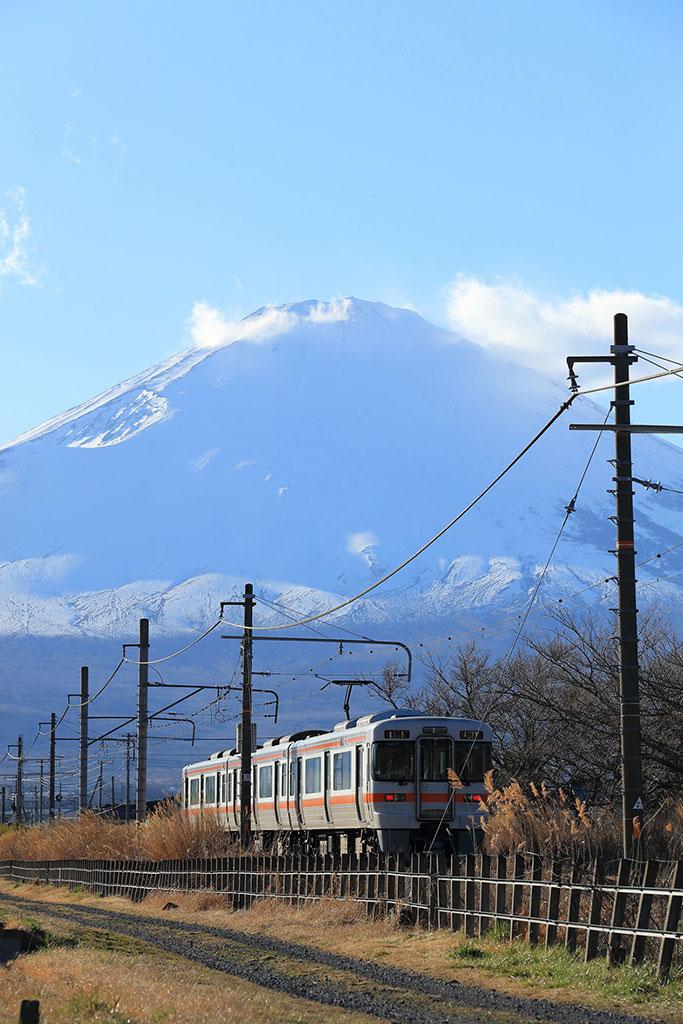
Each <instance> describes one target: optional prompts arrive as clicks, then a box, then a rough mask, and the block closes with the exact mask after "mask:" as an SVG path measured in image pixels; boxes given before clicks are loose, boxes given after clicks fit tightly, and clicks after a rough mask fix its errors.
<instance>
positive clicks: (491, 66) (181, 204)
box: [0, 0, 683, 440]
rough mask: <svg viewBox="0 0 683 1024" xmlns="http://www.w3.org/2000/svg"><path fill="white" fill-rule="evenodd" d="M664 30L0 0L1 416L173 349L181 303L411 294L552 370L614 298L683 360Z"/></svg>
mask: <svg viewBox="0 0 683 1024" xmlns="http://www.w3.org/2000/svg"><path fill="white" fill-rule="evenodd" d="M682 28H683V8H682V7H681V5H680V4H679V3H674V2H666V0H660V2H658V3H656V4H647V5H646V4H643V3H635V2H629V0H618V2H617V0H614V2H600V0H592V2H590V3H563V2H557V3H552V4H547V3H542V2H531V0H527V2H521V0H500V2H461V0H448V2H438V0H435V2H430V3H425V4H415V3H414V2H408V0H392V2H389V0H384V2H370V0H365V2H358V0H344V2H341V0H337V2H335V3H331V2H325V0H315V2H311V0H296V2H294V0H290V2H286V0H285V2H283V0H278V2H270V0H269V2H262V0H255V2H253V3H234V2H226V0H223V2H215V3H214V2H198V3H195V4H192V5H189V4H180V3H176V4H173V3H171V4H169V3H168V0H165V2H163V3H162V2H160V0H145V2H144V3H140V2H139V0H136V2H129V0H124V2H118V3H116V4H113V3H110V4H104V3H100V4H93V3H90V2H85V0H82V2H58V3H51V4H47V3H35V2H30V0H23V2H7V3H5V4H3V5H2V11H1V12H0V31H1V33H2V38H3V59H2V65H1V70H0V75H1V76H2V79H1V80H2V89H1V90H0V117H1V119H2V120H1V124H2V132H1V134H0V146H1V150H0V156H1V159H0V209H1V210H3V211H4V213H3V215H2V217H1V218H0V245H1V246H2V248H1V249H0V343H1V344H2V352H3V363H2V365H3V371H4V373H3V396H4V397H3V402H2V403H1V406H0V435H1V437H2V439H3V440H4V439H6V438H8V437H10V436H13V435H15V434H17V433H19V432H20V431H22V430H25V429H27V428H28V427H30V426H32V425H35V424H36V423H37V422H39V421H40V420H42V419H45V418H46V417H48V416H50V415H52V414H54V413H56V412H59V411H61V410H62V409H64V408H66V407H67V406H69V405H73V404H75V403H77V402H79V401H81V400H83V399H85V398H87V397H89V396H90V395H92V394H94V393H96V392H97V391H99V390H102V389H104V388H105V387H107V386H109V385H110V384H112V383H114V382H115V381H118V380H120V379H122V378H124V377H126V376H129V375H130V374H132V373H134V372H135V371H137V370H140V369H142V368H144V367H145V366H147V365H151V364H153V363H155V362H157V361H158V360H160V359H162V358H163V357H165V356H167V355H169V354H170V353H171V352H173V351H175V350H177V349H178V348H180V347H181V346H183V345H185V344H187V343H188V341H189V340H190V337H189V328H188V323H189V318H190V315H191V312H192V309H193V307H194V306H195V304H196V303H205V304H207V305H208V306H210V307H212V308H213V307H215V308H216V309H218V310H220V311H221V313H222V315H225V316H236V315H239V314H242V313H246V312H249V311H250V310H252V309H254V308H256V307H258V306H261V305H264V304H268V303H275V304H277V303H282V302H288V301H297V300H300V299H304V298H309V297H320V298H330V297H333V296H339V295H348V294H355V295H359V296H361V297H364V298H369V299H374V298H378V299H383V300H385V301H388V302H394V303H396V304H410V305H412V306H414V307H415V308H417V309H418V310H420V311H421V312H423V313H424V314H425V315H426V316H428V317H429V318H431V319H433V320H436V321H438V322H440V323H444V324H446V323H450V324H451V325H452V326H454V327H456V328H457V329H459V330H462V331H464V332H467V333H469V334H471V335H472V336H474V337H475V338H476V340H480V341H481V342H482V343H483V344H494V345H495V344H503V345H507V347H508V348H509V349H510V350H512V351H513V352H514V353H517V354H518V355H520V358H524V359H526V360H527V361H528V362H529V363H531V364H534V365H536V364H538V365H541V366H542V367H543V368H545V369H547V370H548V372H550V373H553V374H554V375H556V376H558V377H559V376H561V375H563V372H564V371H563V366H562V359H563V354H564V353H565V352H566V351H572V350H574V351H575V350H576V346H577V345H578V346H579V347H581V348H585V347H586V346H587V345H592V346H593V347H595V346H598V347H599V346H600V345H601V344H604V338H602V337H601V336H600V335H601V331H602V328H601V327H600V324H601V323H602V321H603V320H604V321H605V331H606V332H608V331H609V313H610V310H612V309H613V308H616V305H615V304H616V303H617V302H620V304H621V305H622V306H625V307H626V311H627V312H629V313H631V311H632V308H633V314H634V317H635V323H636V325H637V326H638V328H639V329H640V331H641V337H640V338H639V339H638V340H640V343H641V344H642V345H643V347H645V348H648V347H650V348H652V349H653V350H657V351H664V352H665V353H666V354H669V355H672V354H673V355H674V357H676V358H678V357H679V356H680V357H681V358H683V283H682V282H683V276H682V275H681V255H680V250H681V237H682V234H683V232H682V231H681V228H682V226H683V216H682V215H683V190H682V189H681V185H680V178H681V166H683V159H682V158H683V153H682V149H683V132H681V110H682V109H683V108H682V99H683V96H682V92H683V71H682V68H681V61H680V52H681V45H682V43H683V37H682ZM604 292H607V293H611V292H617V293H618V294H617V295H616V296H611V295H609V294H607V295H606V296H605V295H604V294H602V293H604ZM657 297H659V298H657ZM503 335H505V340H504V341H503V342H501V341H500V337H501V336H503ZM646 336H647V337H646ZM605 337H606V335H605ZM643 339H645V340H647V341H648V343H647V344H646V343H645V340H643ZM680 386H681V385H680V382H674V383H673V386H666V385H664V386H662V387H660V388H657V389H656V390H655V387H656V386H653V388H652V389H650V390H649V391H647V392H645V389H643V398H642V404H641V407H640V408H639V413H642V416H641V418H644V417H645V416H646V415H648V416H649V417H650V418H657V419H662V418H663V419H666V418H669V419H673V418H675V417H676V415H678V417H680V410H679V406H680ZM639 398H640V393H639Z"/></svg>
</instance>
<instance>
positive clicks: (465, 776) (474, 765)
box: [455, 740, 491, 783]
mask: <svg viewBox="0 0 683 1024" xmlns="http://www.w3.org/2000/svg"><path fill="white" fill-rule="evenodd" d="M455 748H456V753H455V770H456V772H457V773H458V775H459V776H460V778H461V779H462V781H463V782H466V783H469V782H483V781H484V775H485V774H486V772H488V771H490V770H491V744H490V743H486V742H484V741H481V740H480V741H478V742H476V743H465V742H464V741H461V742H460V743H456V744H455Z"/></svg>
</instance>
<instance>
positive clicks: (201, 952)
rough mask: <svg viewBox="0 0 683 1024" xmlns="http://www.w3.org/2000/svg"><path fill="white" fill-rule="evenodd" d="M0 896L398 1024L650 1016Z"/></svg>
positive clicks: (194, 927) (597, 1023)
mask: <svg viewBox="0 0 683 1024" xmlns="http://www.w3.org/2000/svg"><path fill="white" fill-rule="evenodd" d="M2 904H5V905H7V906H13V907H17V908H20V909H23V910H26V909H28V908H31V909H32V910H33V911H34V912H35V911H38V912H39V913H40V914H41V915H45V916H46V917H51V918H57V919H58V920H59V922H61V923H63V924H66V923H68V924H71V925H76V926H80V927H82V928H97V929H102V930H106V931H109V932H113V933H116V934H119V935H125V936H127V937H129V938H132V939H137V940H141V941H143V942H146V943H149V944H150V945H152V946H155V947H156V948H158V949H161V950H164V951H165V952H167V953H171V954H175V955H177V956H182V957H184V958H185V959H189V960H192V961H194V962H195V963H199V964H201V965H202V966H204V967H208V968H211V969H212V970H217V971H222V972H224V973H227V974H231V975H234V976H236V977H239V978H243V979H244V980H245V981H250V982H253V983H254V984H256V985H259V986H261V987H262V988H268V989H270V990H272V991H276V992H282V993H283V994H286V995H290V996H298V997H301V998H303V999H309V1000H312V1001H314V1002H317V1003H320V1004H322V1005H326V1006H338V1007H341V1008H343V1009H347V1010H350V1011H354V1012H356V1013H364V1014H367V1015H369V1016H372V1017H375V1018H378V1019H380V1020H388V1021H396V1022H398V1024H448V1022H463V1024H464V1022H467V1024H480V1022H481V1024H483V1022H488V1024H529V1022H532V1021H551V1022H555V1024H653V1021H652V1018H649V1019H648V1020H647V1021H646V1020H645V1019H644V1018H642V1017H635V1016H631V1015H629V1014H623V1013H618V1012H611V1011H604V1010H603V1011H599V1010H590V1009H587V1008H586V1007H582V1006H574V1005H572V1004H567V1003H552V1002H550V1001H548V1000H544V999H530V998H524V997H518V996H510V995H504V994H502V993H498V992H495V991H491V990H489V989H485V988H478V987H476V986H474V985H462V984H460V983H459V982H457V981H451V982H448V981H441V980H439V979H437V978H432V977H429V976H428V975H424V974H419V973H417V972H415V971H408V970H403V969H400V968H396V967H389V966H386V965H384V964H377V963H374V962H372V961H367V960H359V959H356V958H353V957H346V956H339V955H337V954H335V953H329V952H326V951H324V950H319V949H315V948H313V947H310V946H302V945H299V944H295V943H287V942H283V941H282V940H280V939H274V938H270V937H268V936H264V935H258V934H253V933H249V932H240V931H235V930H233V929H229V928H211V927H208V926H206V925H201V924H188V923H185V922H182V921H168V920H164V919H162V918H156V917H153V918H152V917H142V916H140V915H138V914H126V913H122V912H118V911H112V910H105V909H103V908H100V907H91V906H78V907H76V906H74V905H73V904H70V903H43V902H41V901H40V900H38V899H33V898H23V897H21V896H13V895H12V896H10V895H6V894H5V893H0V906H1V905H2Z"/></svg>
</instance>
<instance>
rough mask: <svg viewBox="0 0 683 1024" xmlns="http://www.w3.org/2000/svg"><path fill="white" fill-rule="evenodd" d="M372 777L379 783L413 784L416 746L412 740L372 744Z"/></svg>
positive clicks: (381, 741)
mask: <svg viewBox="0 0 683 1024" xmlns="http://www.w3.org/2000/svg"><path fill="white" fill-rule="evenodd" d="M372 777H373V778H374V779H376V780H377V781H378V782H412V781H413V780H414V778H415V744H414V742H413V741H412V740H400V741H394V740H380V741H379V743H373V744H372Z"/></svg>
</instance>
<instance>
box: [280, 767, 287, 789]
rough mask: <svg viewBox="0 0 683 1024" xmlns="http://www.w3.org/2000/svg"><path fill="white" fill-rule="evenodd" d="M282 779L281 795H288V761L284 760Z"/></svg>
mask: <svg viewBox="0 0 683 1024" xmlns="http://www.w3.org/2000/svg"><path fill="white" fill-rule="evenodd" d="M280 779H281V780H282V781H281V784H280V790H281V792H280V795H281V796H287V762H286V761H283V762H282V768H281V769H280Z"/></svg>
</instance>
